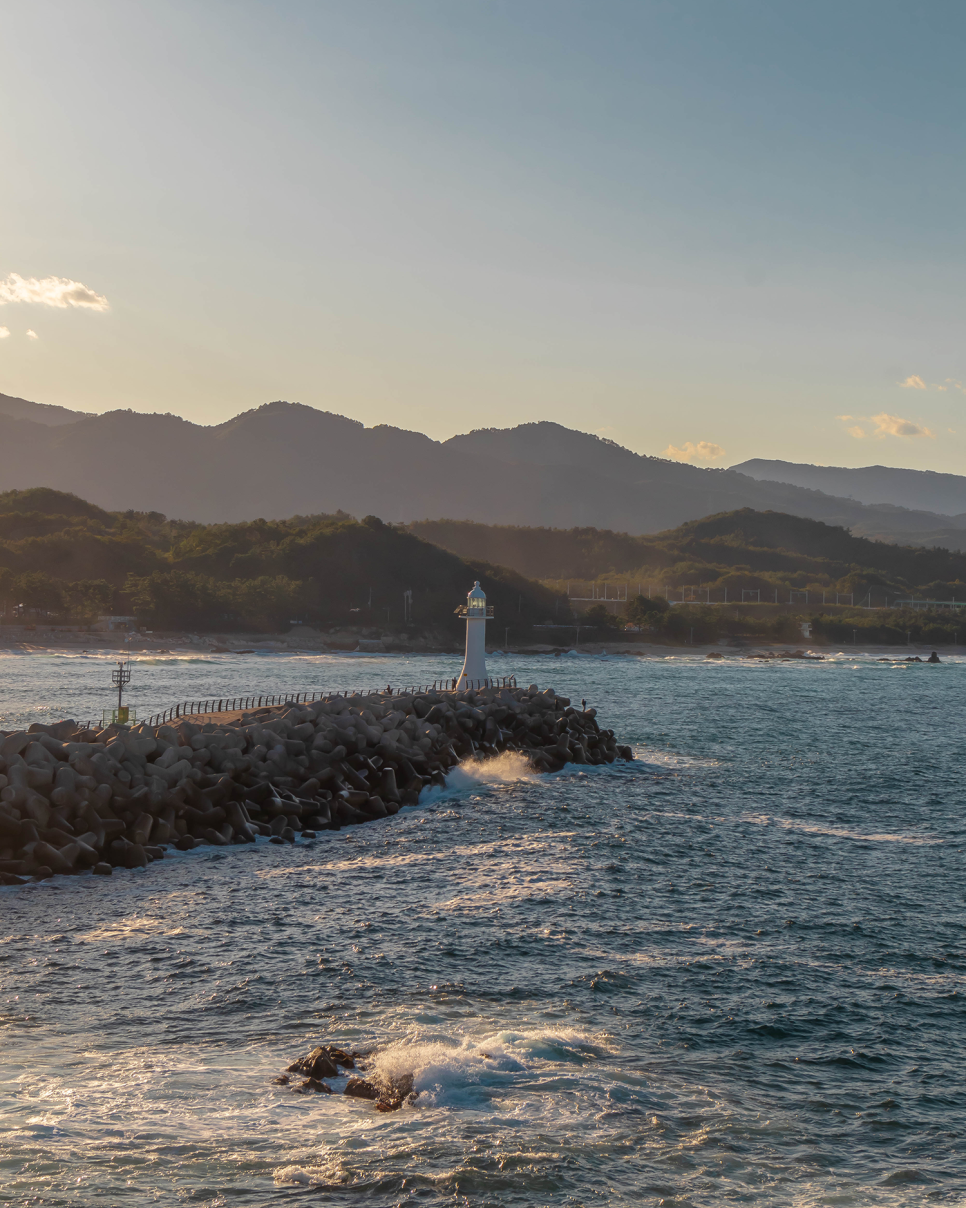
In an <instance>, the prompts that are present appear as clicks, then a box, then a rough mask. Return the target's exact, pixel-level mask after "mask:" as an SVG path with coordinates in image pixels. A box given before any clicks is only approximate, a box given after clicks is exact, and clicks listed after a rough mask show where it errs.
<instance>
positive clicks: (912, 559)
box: [408, 508, 966, 599]
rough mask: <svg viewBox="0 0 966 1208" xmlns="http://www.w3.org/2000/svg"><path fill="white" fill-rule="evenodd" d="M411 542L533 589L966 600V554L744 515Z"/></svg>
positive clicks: (456, 530) (462, 527) (486, 532)
mask: <svg viewBox="0 0 966 1208" xmlns="http://www.w3.org/2000/svg"><path fill="white" fill-rule="evenodd" d="M408 527H409V530H410V532H412V533H414V534H416V535H418V536H420V537H423V538H424V539H425V540H427V541H432V542H433V543H434V544H437V545H440V546H442V547H443V548H444V549H448V550H450V551H452V552H453V553H456V554H458V555H459V556H460V557H464V558H485V559H487V560H489V561H494V562H499V563H501V564H503V565H505V566H510V567H513V569H514V570H517V571H518V572H519V573H521V574H525V575H527V576H529V577H532V578H535V579H543V580H553V581H557V582H559V581H564V580H568V579H569V580H593V579H598V578H611V579H613V578H618V577H623V578H626V579H628V580H635V581H640V580H648V579H652V580H654V581H655V582H656V581H658V580H659V582H660V584H661V585H664V584H668V585H670V586H672V587H677V586H682V585H685V584H687V585H690V584H694V585H699V586H709V587H725V586H734V587H735V588H738V587H755V586H760V587H762V588H765V589H767V588H770V587H773V586H784V587H790V588H793V589H796V590H797V589H805V588H807V587H817V588H820V589H821V588H831V589H833V590H834V589H836V587H837V589H838V590H839V591H845V592H864V591H866V590H868V589H869V588H870V587H882V588H883V589H885V590H886V591H888V592H892V593H894V594H896V595H900V594H903V593H907V592H909V593H911V592H916V593H917V594H921V595H934V596H937V598H949V596H950V595H952V596H955V595H956V594H957V588H958V589H959V590H960V593H961V594H960V595H959V596H958V597H957V598H960V599H966V583H964V581H966V554H962V553H959V552H950V551H948V550H944V549H925V548H922V547H919V546H903V545H892V544H889V543H887V542H882V541H873V540H870V539H868V538H866V537H854V536H853V535H852V534H851V533H850V532H849V531H848V530H847V529H845V528H841V527H837V526H835V525H829V524H824V523H822V522H821V521H818V520H807V519H804V518H802V517H800V516H788V515H785V514H784V513H781V512H757V511H753V510H752V509H750V508H742V509H741V510H739V511H735V512H722V513H720V514H718V515H715V516H707V517H705V518H704V519H703V520H692V521H689V522H688V523H687V524H682V525H681V526H680V527H678V528H675V529H669V530H667V531H666V532H663V533H655V534H653V535H651V536H645V537H634V536H629V535H628V534H627V533H615V532H611V531H609V530H607V529H595V528H575V529H551V528H523V527H518V526H514V525H486V524H475V523H473V522H471V521H463V520H426V521H420V522H418V523H415V524H411V525H409V526H408Z"/></svg>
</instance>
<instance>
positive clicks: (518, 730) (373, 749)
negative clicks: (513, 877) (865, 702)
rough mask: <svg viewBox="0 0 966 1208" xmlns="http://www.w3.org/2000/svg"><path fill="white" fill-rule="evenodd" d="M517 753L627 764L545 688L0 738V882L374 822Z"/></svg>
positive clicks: (535, 761)
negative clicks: (453, 772) (473, 769)
mask: <svg viewBox="0 0 966 1208" xmlns="http://www.w3.org/2000/svg"><path fill="white" fill-rule="evenodd" d="M503 751H519V752H521V753H523V754H524V755H525V756H526V757H527V758H528V760H529V762H530V764H531V766H532V767H533V768H534V769H535V770H536V771H540V772H554V771H558V770H559V769H560V768H562V767H563V766H564V765H565V764H567V763H577V764H602V763H612V762H613V761H614V760H616V759H631V758H633V755H632V752H631V750H630V748H629V747H626V746H621V745H620V744H618V742H617V739H616V737H615V736H614V734H613V732H612V731H610V730H605V729H601V727H600V725H599V724H598V722H597V719H596V710H594V709H575V708H573V707H572V706H571V703H570V700H569V699H568V698H567V697H564V696H558V695H557V694H556V693H555V692H554V691H553V689H552V688H551V689H547V690H545V691H543V692H541V691H540V690H539V689H538V688H537V686H536V685H531V686H530V687H529V688H526V689H523V688H486V689H480V690H478V691H468V692H447V691H439V692H435V691H434V692H426V693H423V694H420V695H414V696H405V695H393V694H391V693H389V692H387V693H373V694H370V695H365V696H351V697H346V696H332V697H327V698H324V699H322V700H318V701H314V702H313V703H312V704H288V705H285V704H283V705H281V706H275V707H273V708H263V709H255V710H252V711H250V712H247V713H243V714H242V715H241V716H240V717H239V718H238V719H237V720H233V721H231V722H228V723H225V722H218V721H217V720H205V719H204V718H202V717H196V718H182V719H180V720H179V721H178V722H177V723H175V724H169V725H161V726H143V725H142V726H134V727H132V728H127V727H119V726H109V727H107V728H105V729H89V730H81V729H79V728H78V726H77V724H76V723H75V722H73V721H62V722H57V723H56V724H54V725H49V726H44V725H39V724H35V725H32V726H31V727H30V728H29V729H28V730H20V731H14V732H9V733H8V732H4V731H0V883H3V884H17V883H21V882H23V881H25V880H27V879H29V878H37V877H40V878H43V877H48V876H52V875H54V874H68V873H81V872H86V871H88V870H90V871H92V872H94V873H96V874H102V875H109V874H110V873H111V872H112V870H113V869H114V868H118V867H121V868H137V867H142V866H145V865H147V864H148V863H149V862H150V861H152V860H157V859H160V858H162V857H163V855H164V852H165V849H166V848H167V847H169V846H171V845H174V846H176V847H177V848H179V849H181V850H190V849H191V848H193V847H195V846H197V845H198V844H211V845H213V846H219V847H221V846H228V845H230V844H236V843H253V842H254V841H255V838H256V836H258V835H264V836H267V837H269V838H270V839H271V840H272V841H273V842H276V843H285V842H294V841H295V837H296V834H298V833H301V834H302V835H312V834H313V833H314V832H315V831H317V830H320V829H327V828H338V827H341V826H348V825H355V824H360V823H365V822H370V821H373V820H375V819H379V818H385V817H388V816H389V815H391V814H395V813H397V812H398V810H399V808H400V807H401V806H403V805H415V804H416V803H417V802H418V800H419V794H420V792H422V790H423V789H424V788H426V787H427V786H429V785H432V784H437V785H440V786H443V785H445V783H446V773H447V772H448V771H449V770H450V769H452V768H454V767H456V766H457V765H458V764H459V763H460V762H462V761H464V760H468V759H485V758H487V757H490V756H495V755H497V754H499V753H501V752H503Z"/></svg>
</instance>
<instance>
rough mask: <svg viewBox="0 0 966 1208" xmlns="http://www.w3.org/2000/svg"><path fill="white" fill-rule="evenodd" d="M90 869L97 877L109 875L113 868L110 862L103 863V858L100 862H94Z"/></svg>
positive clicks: (111, 873)
mask: <svg viewBox="0 0 966 1208" xmlns="http://www.w3.org/2000/svg"><path fill="white" fill-rule="evenodd" d="M92 871H93V873H94V875H95V876H97V877H110V876H112V875H113V873H114V869H113V868H112V867H111V866H110V864H105V863H104V861H103V860H102V861H101V862H100V863H98V864H95V865H94V868H93V869H92Z"/></svg>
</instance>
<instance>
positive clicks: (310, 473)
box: [0, 395, 966, 549]
mask: <svg viewBox="0 0 966 1208" xmlns="http://www.w3.org/2000/svg"><path fill="white" fill-rule="evenodd" d="M0 451H2V456H0V490H14V489H26V488H30V487H51V488H54V489H56V490H60V491H69V492H72V493H74V494H78V495H81V496H82V497H84V498H86V499H89V500H91V501H92V502H93V503H95V504H97V505H98V506H100V507H102V508H105V509H107V510H110V511H124V510H127V509H135V510H137V511H156V512H161V513H163V514H164V515H166V516H171V517H174V518H183V519H191V520H195V521H202V522H204V523H218V522H236V521H241V520H250V519H255V518H258V517H263V518H265V519H279V518H282V517H289V516H293V515H313V514H318V513H321V512H325V513H334V512H338V511H340V510H341V511H345V512H349V513H350V514H352V515H355V516H363V515H367V514H372V515H376V516H379V517H381V518H382V519H383V520H386V521H393V522H409V521H413V520H423V519H439V518H443V517H447V518H451V519H455V520H477V521H484V522H487V523H491V524H517V525H531V526H548V527H555V528H574V527H581V526H593V527H598V528H606V529H612V530H615V531H618V532H626V533H631V534H643V533H653V532H659V531H662V530H665V529H669V528H674V527H676V526H678V525H680V524H683V523H685V522H687V521H689V520H696V519H699V518H701V517H702V516H707V515H711V514H714V513H717V512H730V511H734V510H736V509H739V508H753V509H755V510H757V511H777V512H785V513H788V514H791V515H795V516H803V517H807V518H810V519H814V520H822V521H824V522H826V523H827V524H833V525H842V526H844V527H846V528H849V529H850V530H851V531H852V532H853V533H855V534H856V535H859V536H864V537H872V538H876V539H878V540H886V541H899V542H902V543H903V544H919V545H944V546H947V547H949V548H955V549H960V548H966V514H963V511H962V510H958V511H957V512H950V511H947V512H941V511H937V510H934V509H933V508H925V507H921V506H917V507H909V506H899V505H898V504H897V503H896V500H897V499H898V498H902V499H905V498H907V497H908V492H907V494H903V490H906V488H905V487H904V486H903V485H902V484H903V483H905V482H906V481H907V480H906V479H905V478H904V477H903V476H908V475H917V474H923V472H922V471H912V470H899V471H890V470H888V469H886V468H884V467H870V468H869V469H870V470H873V469H874V470H878V471H881V472H882V474H883V475H885V476H886V478H883V479H881V481H882V482H884V483H885V486H884V487H883V488H881V489H884V490H886V492H887V493H886V495H885V496H884V497H883V498H880V499H876V500H874V501H872V500H870V501H868V502H866V501H864V500H863V499H860V498H858V497H855V491H854V490H853V491H852V495H853V497H851V498H850V497H849V496H848V495H841V494H834V493H830V490H829V489H824V490H823V489H819V488H818V487H816V486H812V485H808V484H806V483H803V482H789V481H782V480H781V479H769V478H766V477H764V476H763V475H764V473H768V472H770V471H769V470H768V467H770V466H772V465H775V466H777V467H779V468H778V469H777V470H776V471H775V472H776V473H785V471H784V470H783V469H782V467H785V466H789V465H790V463H770V462H757V461H756V462H752V463H745V464H744V466H741V467H736V468H732V469H730V470H723V469H701V468H698V467H696V466H691V465H686V464H683V463H680V462H675V461H669V460H666V459H664V458H660V457H648V456H643V455H641V454H637V453H633V452H631V451H630V450H629V449H625V448H623V447H621V446H620V445H618V444H615V443H614V442H613V441H610V440H604V439H602V438H600V437H597V436H593V435H590V434H588V433H584V432H577V431H574V430H572V429H569V428H565V427H563V426H562V425H560V424H556V423H551V422H540V423H529V424H521V425H519V426H517V427H515V428H507V429H480V430H477V431H473V432H468V433H466V434H464V435H460V436H454V437H452V438H451V439H449V440H446V441H434V440H431V439H430V438H429V437H428V436H425V435H423V434H422V433H419V432H412V431H408V430H406V429H404V428H396V427H390V426H388V425H384V424H380V425H376V426H375V427H372V428H366V427H365V426H364V425H363V424H361V423H360V422H359V421H358V420H353V419H348V418H346V417H345V416H341V415H335V414H333V413H331V412H327V411H320V410H317V409H316V408H313V407H307V406H303V405H302V404H300V403H289V402H281V401H280V402H274V403H267V404H265V405H264V406H262V407H258V408H255V409H254V410H251V411H246V412H243V413H242V414H240V415H237V416H235V417H234V418H233V419H230V420H228V421H226V422H225V423H222V424H217V425H213V426H205V425H201V424H194V423H191V422H189V421H188V420H185V419H182V418H181V417H179V416H177V415H170V414H165V415H161V414H144V413H140V412H135V411H109V412H107V413H105V414H103V415H88V414H86V413H83V412H71V411H70V410H68V409H66V408H60V407H47V406H45V405H43V404H38V403H30V402H29V401H28V400H25V399H16V398H11V397H9V396H6V395H0ZM749 467H751V470H749ZM761 467H765V470H763V471H762V470H761ZM791 470H795V471H805V470H813V471H816V472H821V471H822V470H823V467H814V466H809V467H802V466H798V467H791V469H790V470H789V473H790V472H791ZM751 471H753V472H751ZM835 473H837V474H839V475H842V476H848V475H851V476H853V479H854V480H855V481H856V482H859V481H863V480H861V475H862V474H863V471H852V470H841V471H835ZM890 474H893V475H898V476H899V477H898V478H897V479H896V482H897V486H896V489H895V491H891V492H890V491H889V490H888V477H887V476H888V475H890ZM786 476H787V474H786ZM924 477H928V478H929V479H930V481H931V479H932V478H940V479H952V480H953V481H954V482H959V483H961V484H963V489H964V490H966V478H958V477H957V476H956V475H924ZM839 481H841V483H842V487H841V489H843V490H844V489H845V488H846V487H847V486H849V482H848V481H847V480H846V478H845V477H842V478H841V479H836V480H835V483H836V484H837V483H838V482H839ZM910 481H912V482H916V481H918V480H917V479H912V480H910ZM836 489H839V488H838V487H837V486H836ZM879 489H880V488H879V486H878V480H877V485H876V487H875V490H876V491H878V490H879ZM909 489H911V488H909ZM923 489H924V490H925V488H923ZM943 489H944V490H946V494H944V495H942V496H941V498H942V499H943V500H944V501H950V500H953V499H954V498H955V493H954V488H953V487H952V486H951V485H949V486H948V487H944V488H943ZM869 490H870V491H871V490H873V488H872V487H870V488H869ZM950 506H952V505H951V504H950Z"/></svg>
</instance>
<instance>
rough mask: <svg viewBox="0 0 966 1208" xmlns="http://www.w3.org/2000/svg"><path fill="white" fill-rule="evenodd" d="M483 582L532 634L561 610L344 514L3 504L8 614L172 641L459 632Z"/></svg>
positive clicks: (505, 580) (403, 535)
mask: <svg viewBox="0 0 966 1208" xmlns="http://www.w3.org/2000/svg"><path fill="white" fill-rule="evenodd" d="M474 579H479V580H480V581H481V582H482V584H483V587H484V589H485V591H486V592H487V596H488V598H489V601H490V603H492V604H493V605H494V606H495V608H496V611H497V615H498V616H503V617H507V618H509V617H510V616H512V617H513V618H514V622H515V623H517V624H519V625H529V624H532V623H534V622H536V621H542V620H544V619H546V617H547V616H548V615H552V614H553V612H554V610H555V608H556V606H557V603H558V601H557V598H556V597H555V596H554V594H553V593H552V592H550V591H548V590H547V589H546V588H545V587H543V586H541V585H540V584H539V583H533V582H530V581H529V580H527V579H525V578H524V577H522V576H520V575H519V574H517V573H516V572H514V571H512V570H507V569H506V568H505V567H500V566H490V565H488V564H487V563H486V562H485V561H481V560H479V559H469V560H467V559H463V558H461V557H459V556H458V555H455V554H453V553H451V552H449V551H446V550H443V549H440V548H438V547H437V546H435V545H432V544H430V543H429V542H427V541H424V540H422V539H421V538H419V537H418V536H416V535H414V534H412V533H408V532H405V531H403V530H401V529H398V528H394V527H392V526H389V525H386V524H383V522H382V521H381V520H379V519H377V518H376V517H374V516H369V517H367V518H366V519H364V520H362V521H357V520H354V519H353V518H352V517H351V516H347V515H345V514H337V515H329V516H293V517H292V518H290V519H288V520H271V521H266V520H255V521H252V522H250V523H244V524H212V525H203V524H193V523H190V522H185V521H170V520H167V519H166V518H165V517H164V516H162V515H161V514H160V513H158V512H123V513H121V512H108V511H105V510H103V509H102V508H99V507H96V506H95V505H93V504H90V503H88V502H86V501H85V500H83V499H80V498H78V497H77V496H76V495H70V494H66V493H63V492H60V491H54V490H50V489H47V488H34V489H31V490H25V491H8V492H5V493H3V494H0V607H2V608H3V610H4V611H5V612H6V613H7V619H8V620H9V612H10V610H11V609H13V608H15V607H17V606H19V605H23V606H24V608H25V610H26V613H27V615H28V617H29V616H30V615H31V614H32V615H35V616H44V617H50V618H54V619H58V620H62V621H73V622H78V623H80V622H86V621H90V620H91V619H92V618H93V617H95V616H97V615H98V614H101V613H111V612H113V613H121V614H128V613H133V614H135V615H137V616H138V618H139V619H140V620H141V621H142V622H144V623H145V624H148V625H151V626H153V627H155V628H159V629H165V628H172V629H218V630H228V629H244V630H257V631H259V632H266V631H272V632H277V631H278V630H279V629H284V628H286V627H287V625H288V624H289V622H291V621H295V620H297V621H299V622H302V623H304V624H309V625H318V626H326V627H329V626H333V625H347V624H352V625H355V626H373V627H378V628H381V629H386V628H387V627H391V628H392V629H399V628H401V627H402V626H403V622H404V613H403V596H404V593H405V592H411V593H412V597H411V617H412V623H413V625H414V626H415V627H417V628H419V629H426V628H436V629H442V630H444V631H445V630H447V629H450V630H452V631H453V633H454V634H455V633H456V631H457V630H458V629H459V625H460V623H459V622H457V621H456V619H455V618H454V616H453V610H454V609H455V608H456V607H457V605H459V604H461V603H463V602H464V601H465V599H466V593H467V592H468V591H469V589H470V588H471V587H472V586H473V581H474Z"/></svg>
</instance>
